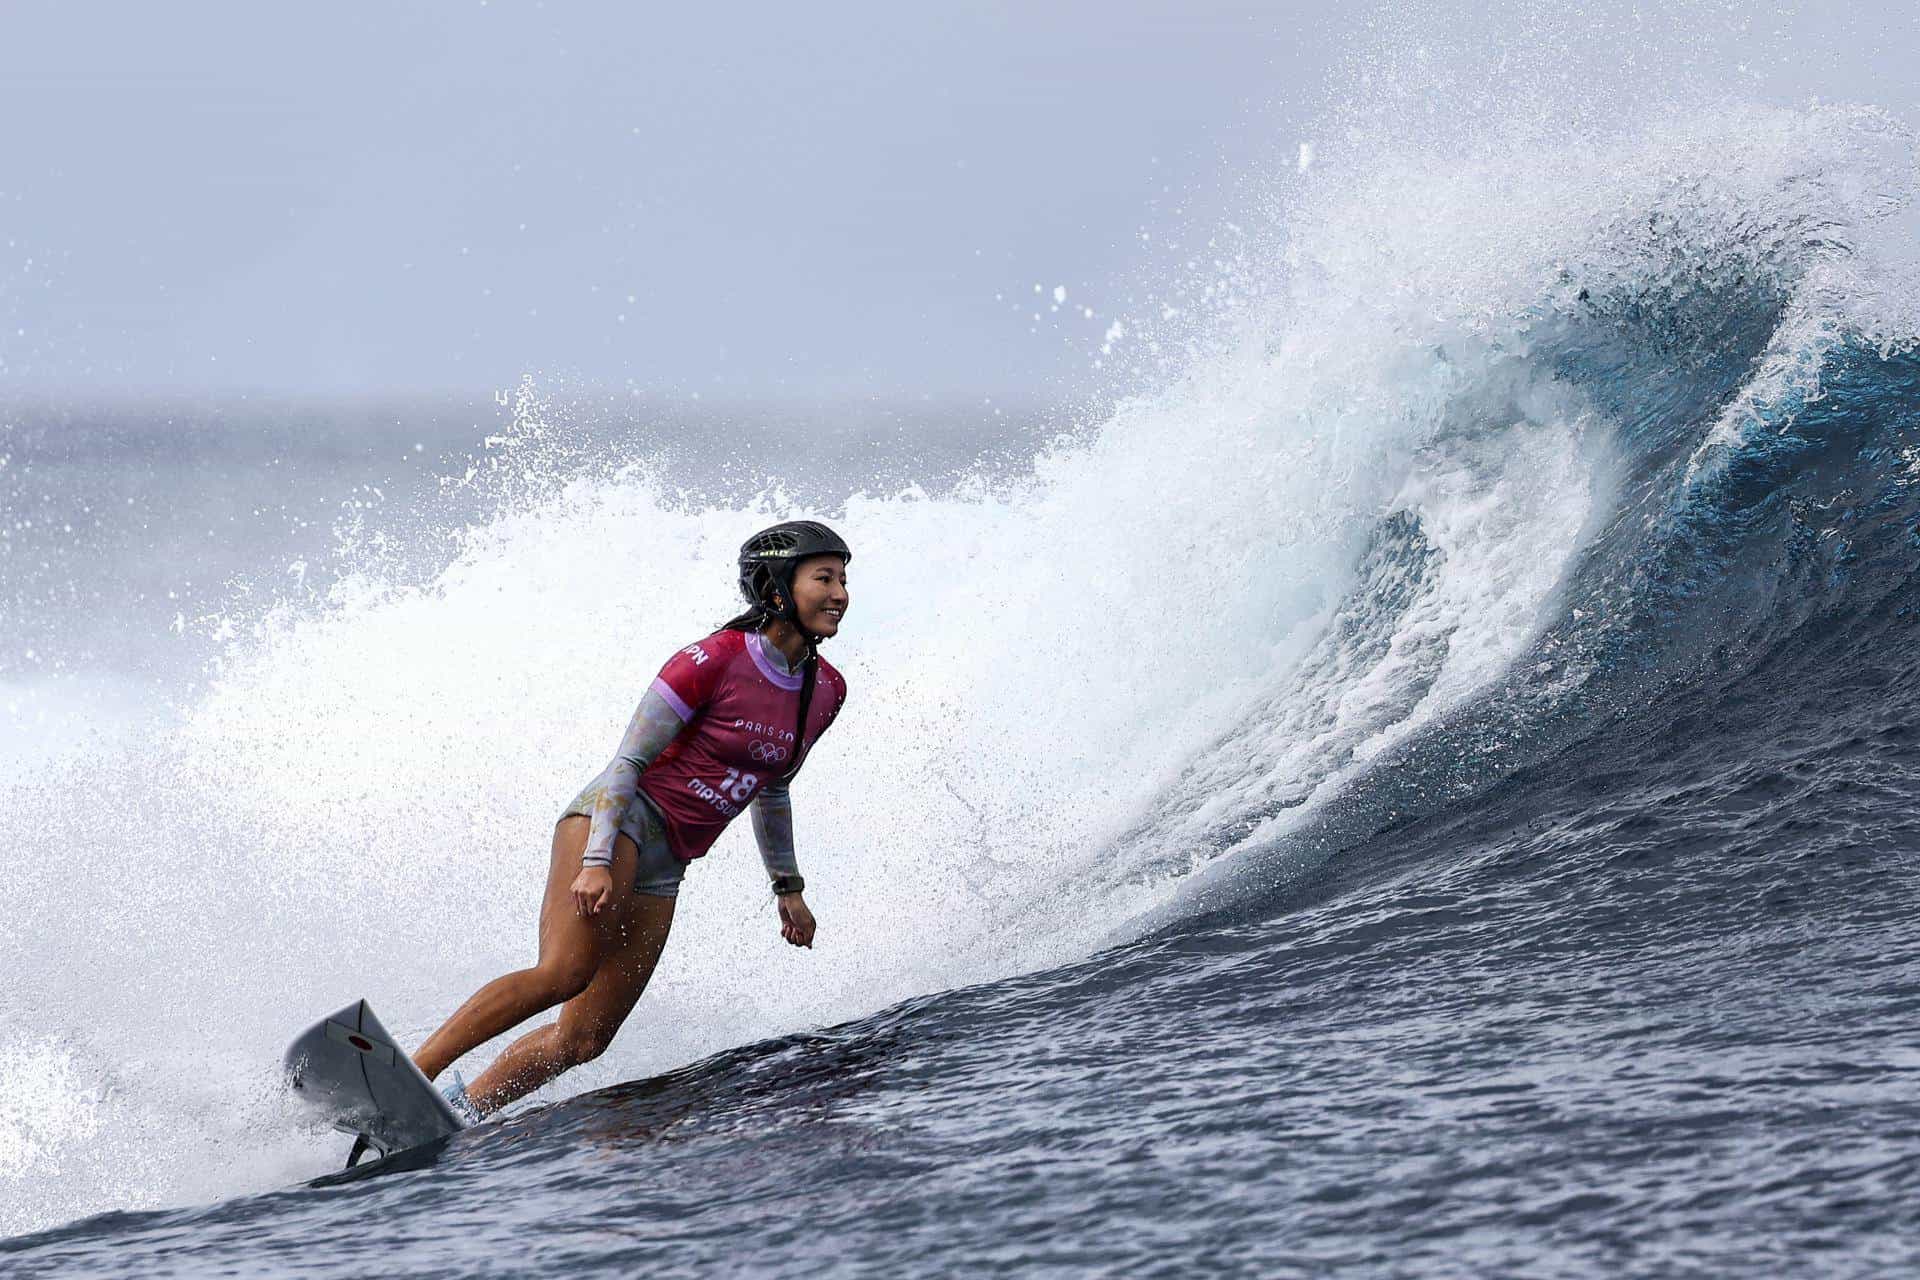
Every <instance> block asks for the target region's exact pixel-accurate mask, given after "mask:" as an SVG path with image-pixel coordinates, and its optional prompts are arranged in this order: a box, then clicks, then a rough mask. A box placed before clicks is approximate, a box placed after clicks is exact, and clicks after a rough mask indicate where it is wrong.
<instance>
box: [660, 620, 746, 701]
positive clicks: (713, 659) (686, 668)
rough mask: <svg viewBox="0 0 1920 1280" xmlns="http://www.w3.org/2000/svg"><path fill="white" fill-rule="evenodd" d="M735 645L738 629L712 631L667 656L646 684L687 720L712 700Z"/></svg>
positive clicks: (736, 651)
mask: <svg viewBox="0 0 1920 1280" xmlns="http://www.w3.org/2000/svg"><path fill="white" fill-rule="evenodd" d="M739 649H740V633H739V632H738V631H716V632H714V633H713V634H712V635H710V636H708V637H707V638H706V639H705V640H696V641H695V642H694V643H692V644H690V645H688V646H687V647H686V648H684V649H682V650H680V652H678V653H676V654H674V655H673V656H672V657H671V658H668V659H667V665H666V666H664V667H662V668H660V674H659V675H657V676H655V677H654V680H653V684H652V685H651V686H649V687H650V688H651V689H652V690H653V692H655V693H657V694H659V695H660V697H661V698H662V699H663V700H664V701H665V702H666V704H667V705H668V706H669V707H672V708H673V710H674V712H675V713H676V714H677V715H679V717H680V718H681V719H682V720H691V719H693V718H694V716H696V715H697V714H699V712H700V708H702V707H704V706H706V705H707V703H708V702H710V701H712V699H713V694H714V690H716V689H718V688H719V687H720V677H721V674H722V673H723V672H725V671H726V669H727V663H728V662H729V661H731V660H732V659H733V657H734V655H735V654H736V653H738V652H739Z"/></svg>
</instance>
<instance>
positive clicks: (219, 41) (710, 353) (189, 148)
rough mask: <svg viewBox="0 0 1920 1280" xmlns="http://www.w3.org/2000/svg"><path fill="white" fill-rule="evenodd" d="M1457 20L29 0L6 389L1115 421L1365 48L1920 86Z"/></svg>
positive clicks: (1853, 44) (1575, 19)
mask: <svg viewBox="0 0 1920 1280" xmlns="http://www.w3.org/2000/svg"><path fill="white" fill-rule="evenodd" d="M1456 9H1457V12H1454V13H1452V14H1451V15H1449V13H1448V11H1447V7H1446V6H1406V5H1392V4H1385V5H1376V6H1373V7H1371V8H1362V9H1353V8H1349V7H1346V6H1336V5H1332V4H1324V3H1314V4H1266V5H1255V6H1251V7H1249V6H1245V5H1238V4H1228V3H1224V2H1223V0H1183V2H1182V3H1172V2H1170V0H1169V2H1165V3H1148V2H1145V0H1135V2H1132V3H1124V4H1118V5H1095V4H1091V3H1066V4H1059V5H1048V6H1016V5H1004V4H991V5H981V6H969V7H966V8H964V9H953V10H939V11H913V12H907V11H901V10H898V9H896V8H892V7H888V6H883V5H879V4H877V3H857V4H840V5H834V6H830V7H826V8H821V9H810V10H807V11H804V12H802V11H798V10H794V9H791V8H790V7H781V6H770V5H758V6H747V7H744V8H740V9H730V10H726V11H724V12H720V11H714V12H699V13H693V12H666V13H662V12H654V11H648V10H640V9H636V8H630V7H626V6H611V5H592V6H580V7H567V8H564V9H562V8H550V7H548V6H546V5H544V4H514V3H500V2H497V0H496V2H494V3H488V2H487V0H462V2H461V3H444V4H435V5H427V6H410V7H408V8H406V9H403V10H390V9H386V8H378V7H373V6H348V7H340V8H333V9H329V10H326V11H325V12H324V13H319V12H316V11H309V10H290V9H281V8H277V7H271V8H262V7H258V6H249V5H243V4H238V3H231V2H227V0H222V2H219V3H208V4H200V5H195V6H192V7H189V8H184V9H182V8H167V9H157V8H145V7H140V8H133V7H126V8H121V9H116V10H114V11H113V12H112V13H111V20H110V21H107V22H103V21H102V17H101V15H100V13H99V12H98V11H92V10H82V9H77V8H75V7H72V6H62V5H57V4H52V3H48V2H46V0H29V2H27V3H16V4H13V5H10V6H9V7H8V8H7V10H6V11H5V15H4V17H0V32H4V34H5V36H6V38H7V42H8V45H9V48H10V51H11V53H12V55H13V57H12V59H11V66H10V68H9V69H8V71H7V72H6V73H5V75H4V76H0V109H4V110H5V111H6V113H7V116H8V118H9V119H11V120H13V121H15V122H16V126H15V127H14V128H13V129H11V130H8V131H5V133H4V134H3V135H0V160H4V163H3V164H0V251H3V253H0V400H4V401H7V402H11V403H15V404H19V403H29V404H34V403H47V402H53V403H60V404H85V405H111V404H114V403H162V404H178V403H199V402H211V401H219V402H235V401H241V400H246V399H248V398H256V399H270V400H294V401H301V402H310V401H327V402H354V401H359V400H367V399H372V400H395V399H406V398H410V397H432V398H445V397H449V396H451V397H456V398H459V397H478V396H481V395H484V394H486V393H488V392H490V391H491V390H493V389H496V388H502V387H509V386H512V385H514V384H515V383H516V382H517V381H518V380H519V379H520V377H521V376H522V375H524V374H528V373H532V374H535V375H537V376H538V377H539V378H540V380H541V382H542V384H543V386H545V387H547V388H549V389H552V390H553V391H555V393H557V394H563V395H564V394H579V395H585V396H607V395H618V394H632V395H634V396H635V397H637V398H640V399H647V398H657V399H660V400H662V401H668V402H677V401H682V400H686V399H689V398H692V397H694V396H696V395H697V396H699V397H701V398H703V399H708V400H719V401H722V402H729V403H737V404H761V403H770V402H781V403H790V402H813V403H820V404H847V403H859V402H867V401H900V402H909V401H913V400H916V399H918V400H930V399H941V400H948V401H956V400H958V401H965V400H970V399H974V398H981V399H984V398H985V397H989V396H994V397H1027V398H1030V399H1043V400H1057V399H1059V398H1060V397H1061V396H1062V395H1068V396H1071V395H1081V394H1093V395H1098V394H1099V391H1100V388H1101V385H1102V383H1103V381H1104V379H1103V378H1102V377H1100V376H1094V375H1093V370H1094V366H1095V361H1096V360H1097V358H1098V357H1097V350H1098V348H1099V346H1100V345H1101V339H1102V336H1103V334H1104V333H1105V330H1106V327H1107V326H1108V325H1109V324H1110V323H1111V321H1112V320H1113V319H1115V318H1120V317H1132V316H1133V315H1135V314H1138V313H1140V312H1143V311H1145V312H1149V313H1150V312H1151V311H1152V309H1153V304H1152V301H1151V299H1152V298H1153V296H1154V295H1155V294H1156V292H1157V291H1161V290H1165V289H1167V288H1169V287H1172V286H1174V285H1176V284H1177V281H1176V280H1175V279H1174V278H1175V277H1177V276H1178V275H1179V274H1180V273H1181V271H1182V270H1183V269H1184V267H1185V265H1186V264H1185V261H1184V260H1185V259H1186V257H1187V256H1188V251H1189V248H1190V246H1189V245H1187V244H1184V243H1183V241H1185V240H1188V239H1189V238H1190V239H1191V240H1192V242H1193V243H1195V244H1198V243H1202V242H1203V241H1204V238H1205V237H1206V236H1207V235H1208V234H1210V233H1211V232H1212V231H1214V230H1216V229H1217V228H1218V227H1220V226H1221V225H1223V224H1224V223H1226V222H1227V221H1229V220H1230V219H1233V218H1245V217H1252V218H1255V219H1257V218H1258V217H1260V216H1261V215H1262V213H1263V212H1264V211H1265V206H1264V205H1263V202H1265V201H1267V200H1268V198H1269V197H1270V196H1271V194H1272V193H1273V192H1274V191H1275V190H1277V189H1283V188H1284V187H1285V185H1286V184H1287V183H1288V182H1290V181H1292V180H1293V178H1294V174H1293V169H1294V167H1295V158H1296V156H1297V155H1298V154H1299V147H1300V146H1301V144H1302V143H1312V142H1314V141H1316V140H1317V139H1319V137H1320V134H1321V133H1322V132H1324V131H1326V130H1328V129H1329V128H1330V127H1331V126H1330V121H1329V118H1328V111H1329V101H1328V99H1329V94H1334V95H1336V96H1337V95H1338V93H1340V92H1342V91H1343V90H1342V86H1344V88H1345V90H1351V89H1352V88H1353V85H1354V84H1355V83H1356V81H1355V79H1354V72H1353V68H1354V60H1355V58H1356V57H1357V56H1358V51H1362V50H1365V49H1369V48H1374V47H1378V46H1381V45H1387V46H1397V47H1401V48H1413V49H1415V50H1417V55H1418V57H1420V58H1422V59H1425V58H1427V57H1429V56H1430V55H1431V56H1433V57H1434V58H1435V60H1436V66H1437V65H1438V62H1439V61H1440V53H1442V52H1446V51H1445V50H1443V49H1442V48H1441V46H1442V45H1443V44H1444V43H1445V41H1446V40H1447V39H1449V38H1450V37H1451V36H1452V35H1453V34H1454V33H1456V32H1460V31H1463V30H1466V29H1468V28H1471V29H1473V30H1474V31H1476V32H1477V34H1474V35H1473V37H1472V38H1471V39H1467V38H1465V37H1464V36H1462V37H1461V38H1460V39H1459V40H1458V41H1457V42H1456V43H1458V44H1459V45H1460V48H1462V49H1467V50H1470V51H1471V56H1473V57H1475V58H1479V59H1482V60H1483V61H1485V62H1486V63H1487V65H1488V66H1490V67H1497V68H1499V74H1502V75H1504V74H1509V71H1508V69H1507V68H1508V61H1509V55H1512V54H1518V55H1520V58H1519V60H1520V61H1521V62H1525V61H1526V60H1527V59H1529V58H1531V59H1532V65H1533V66H1534V68H1535V74H1537V73H1538V68H1540V67H1543V66H1545V67H1557V68H1558V70H1557V71H1556V72H1555V74H1560V75H1563V76H1564V78H1565V79H1566V81H1567V82H1568V83H1579V82H1580V81H1581V80H1582V79H1583V78H1584V79H1585V80H1586V81H1587V82H1588V83H1591V84H1593V85H1596V86H1603V85H1606V84H1609V83H1612V82H1614V81H1616V80H1618V79H1620V78H1622V77H1626V76H1628V75H1629V73H1631V76H1633V77H1637V78H1638V79H1639V80H1640V81H1642V82H1643V83H1646V84H1654V85H1658V84H1660V83H1661V80H1662V77H1666V78H1668V79H1670V80H1671V81H1672V82H1673V83H1674V84H1676V85H1678V84H1681V83H1683V82H1697V83H1699V84H1705V85H1708V86H1710V87H1711V88H1713V89H1715V90H1716V91H1723V92H1728V93H1736V94H1739V95H1746V96H1750V97H1753V98H1757V99H1769V100H1780V101H1797V100H1804V99H1805V98H1806V97H1807V96H1808V95H1810V94H1816V93H1823V92H1824V93H1827V94H1832V93H1835V92H1837V91H1843V92H1846V93H1851V94H1855V95H1857V97H1858V98H1859V100H1862V101H1866V102H1874V103H1879V104H1881V105H1884V106H1887V107H1889V108H1890V109H1893V110H1896V111H1906V112H1909V113H1910V112H1911V110H1912V107H1913V104H1914V102H1915V100H1916V97H1917V96H1920V86H1916V85H1915V84H1914V83H1913V79H1912V77H1911V75H1910V73H1909V72H1908V71H1907V69H1906V68H1908V67H1909V66H1910V61H1909V60H1908V59H1907V57H1906V51H1908V50H1910V49H1911V48H1912V47H1913V44H1914V41H1913V34H1914V31H1915V29H1916V23H1917V22H1920V18H1916V15H1915V14H1914V13H1913V12H1912V11H1910V10H1903V9H1897V8H1893V7H1890V6H1886V5H1877V4H1868V5H1859V6H1850V7H1834V6H1822V7H1820V8H1819V9H1818V10H1814V9H1811V8H1800V9H1796V8H1793V7H1777V6H1758V7H1751V8H1745V9H1740V8H1736V9H1728V8H1726V7H1724V6H1718V7H1716V6H1707V5H1694V6H1680V7H1678V8H1676V9H1674V10H1671V11H1664V10H1663V11H1661V12H1660V13H1657V14H1652V15H1647V14H1643V13H1641V12H1640V11H1638V10H1636V9H1634V8H1633V7H1632V6H1630V5H1626V4H1619V5H1613V6H1602V7H1601V9H1600V10H1599V11H1598V12H1592V11H1587V10H1583V11H1582V12H1580V13H1578V14H1568V13H1565V12H1562V11H1559V10H1557V9H1555V8H1554V7H1553V6H1548V5H1542V4H1539V3H1534V2H1533V0H1517V2H1511V3H1508V4H1506V5H1504V6H1500V7H1498V8H1496V9H1487V8H1486V7H1484V6H1479V7H1474V8H1471V9H1469V8H1465V7H1461V6H1456ZM1463 19H1464V22H1463ZM1423 42H1427V43H1423ZM1430 46H1431V47H1430ZM1482 46H1484V48H1483V47H1482ZM1459 51H1460V50H1459V49H1455V50H1452V51H1451V53H1449V54H1448V56H1455V55H1457V54H1458V53H1459ZM1656 64H1658V65H1659V66H1660V67H1662V68H1664V69H1662V70H1655V71H1650V70H1649V68H1650V67H1654V66H1655V65H1656ZM1476 74H1477V73H1476ZM1343 77H1344V79H1343ZM1056 290H1063V291H1064V298H1065V301H1064V303H1062V302H1058V301H1056V296H1057V295H1056V292H1055V291H1056ZM1088 312H1091V314H1087V313H1088ZM1110 372H1111V371H1109V373H1110Z"/></svg>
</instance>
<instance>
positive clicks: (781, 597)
mask: <svg viewBox="0 0 1920 1280" xmlns="http://www.w3.org/2000/svg"><path fill="white" fill-rule="evenodd" d="M773 601H774V604H775V605H776V606H780V607H778V608H776V609H775V610H774V617H775V619H776V620H778V621H780V622H784V623H786V624H787V625H788V626H790V627H792V628H793V629H794V630H795V631H797V632H799V633H800V638H801V639H802V640H804V641H805V642H806V645H807V654H806V657H804V658H802V659H801V661H802V662H811V661H812V660H813V655H814V653H815V652H816V651H817V650H818V649H819V647H820V642H821V641H822V640H824V639H826V637H825V636H817V635H815V634H813V632H811V631H809V630H807V629H806V627H804V626H802V625H801V623H800V606H799V604H798V603H797V602H796V601H795V600H794V598H793V595H792V593H791V592H785V591H780V590H778V589H777V588H776V589H775V591H774V593H773ZM783 601H784V602H785V603H784V604H782V602H783Z"/></svg>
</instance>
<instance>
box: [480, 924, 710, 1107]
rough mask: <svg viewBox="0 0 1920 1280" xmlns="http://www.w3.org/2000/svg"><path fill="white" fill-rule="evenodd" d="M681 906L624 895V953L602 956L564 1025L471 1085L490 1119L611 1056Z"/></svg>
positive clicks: (511, 1050)
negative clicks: (609, 1049) (580, 1068)
mask: <svg viewBox="0 0 1920 1280" xmlns="http://www.w3.org/2000/svg"><path fill="white" fill-rule="evenodd" d="M674 902H675V899H673V898H660V897H654V896H652V895H650V894H645V893H628V894H627V895H625V899H624V901H623V902H622V904H621V907H620V909H619V910H618V911H617V912H616V913H615V914H616V916H617V917H618V919H619V921H620V929H621V934H622V936H621V937H620V939H619V942H618V944H617V949H615V950H611V951H610V952H607V953H603V959H602V960H601V962H600V968H599V971H598V972H596V973H595V974H594V975H593V981H592V982H591V983H589V984H588V985H587V989H586V990H585V991H582V992H581V993H580V994H579V995H577V996H575V997H573V999H571V1000H569V1001H567V1002H566V1004H565V1005H563V1006H561V1009H560V1020H559V1021H558V1022H555V1023H553V1024H552V1025H551V1026H545V1027H542V1028H540V1029H539V1030H538V1031H533V1032H529V1033H528V1034H526V1035H524V1036H522V1037H520V1038H519V1039H518V1040H516V1041H514V1042H513V1044H511V1045H509V1046H508V1047H507V1051H506V1052H505V1053H503V1054H501V1055H500V1056H499V1057H498V1058H497V1059H495V1060H494V1064H493V1065H492V1066H490V1067H488V1068H487V1069H486V1070H485V1071H483V1072H481V1073H480V1075H479V1077H478V1078H477V1079H475V1080H474V1082H473V1083H472V1084H470V1085H468V1086H467V1097H469V1098H471V1099H472V1100H473V1104H474V1105H475V1106H476V1107H478V1108H480V1110H481V1111H482V1112H483V1113H485V1112H490V1111H498V1110H499V1109H500V1108H501V1107H504V1106H506V1105H507V1104H508V1103H509V1102H512V1101H514V1100H515V1099H516V1098H521V1097H524V1096H526V1095H527V1094H529V1093H532V1092H533V1091H534V1090H535V1089H538V1088H539V1087H540V1086H541V1085H543V1084H545V1083H546V1082H547V1081H549V1080H551V1079H553V1078H554V1077H555V1076H557V1075H559V1074H560V1073H561V1072H563V1071H566V1070H568V1069H569V1068H572V1067H577V1066H579V1065H580V1064H581V1063H583V1062H591V1061H592V1060H593V1059H595V1058H597V1057H599V1056H600V1055H601V1054H602V1053H604V1052H606V1048H607V1046H608V1045H609V1044H612V1043H613V1037H614V1035H615V1033H616V1032H618V1031H619V1030H620V1024H621V1023H623V1022H625V1021H626V1020H627V1015H628V1014H629V1013H631V1012H633V1005H634V1002H635V1001H636V1000H638V999H639V998H640V993H641V992H642V991H645V990H646V989H647V979H649V978H651V977H652V976H653V969H654V966H655V965H657V964H658V963H659V962H660V951H661V949H662V948H663V947H665V946H666V945H667V932H668V930H670V929H671V928H672V927H673V906H674ZM601 914H603V915H604V914H606V913H605V912H602V913H601Z"/></svg>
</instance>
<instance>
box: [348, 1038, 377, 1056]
mask: <svg viewBox="0 0 1920 1280" xmlns="http://www.w3.org/2000/svg"><path fill="white" fill-rule="evenodd" d="M347 1043H348V1044H350V1045H352V1046H353V1047H354V1048H356V1049H358V1050H359V1051H360V1052H362V1053H372V1052H373V1041H371V1040H369V1039H367V1038H366V1037H365V1036H348V1037H347Z"/></svg>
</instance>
